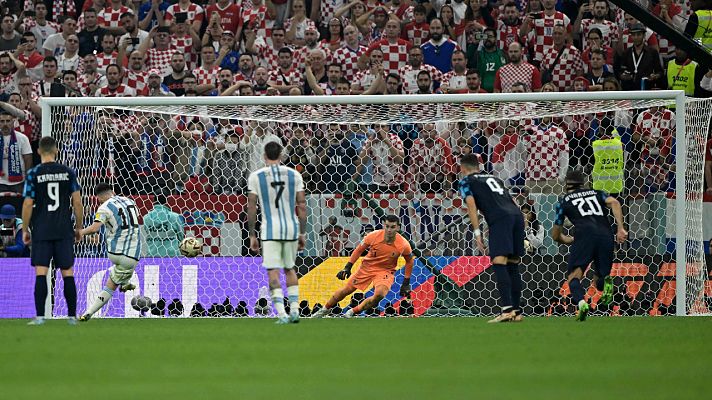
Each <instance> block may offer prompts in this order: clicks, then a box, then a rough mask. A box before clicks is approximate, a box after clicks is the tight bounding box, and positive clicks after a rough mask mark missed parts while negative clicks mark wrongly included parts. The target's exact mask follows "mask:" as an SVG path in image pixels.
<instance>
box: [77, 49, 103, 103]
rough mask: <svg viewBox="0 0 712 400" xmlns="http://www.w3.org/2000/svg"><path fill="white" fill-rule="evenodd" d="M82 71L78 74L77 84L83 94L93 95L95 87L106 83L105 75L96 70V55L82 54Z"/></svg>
mask: <svg viewBox="0 0 712 400" xmlns="http://www.w3.org/2000/svg"><path fill="white" fill-rule="evenodd" d="M82 69H83V72H82V74H81V75H79V79H78V82H77V83H78V84H79V88H80V89H81V91H82V94H83V95H84V96H93V95H94V93H95V92H96V89H98V88H100V87H102V86H105V85H106V77H105V76H104V74H102V73H100V72H99V71H98V70H97V63H96V55H94V53H89V54H87V55H85V56H84V62H83V63H82Z"/></svg>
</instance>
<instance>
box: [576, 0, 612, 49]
mask: <svg viewBox="0 0 712 400" xmlns="http://www.w3.org/2000/svg"><path fill="white" fill-rule="evenodd" d="M609 11H610V10H609V8H608V1H607V0H595V1H593V2H590V3H584V4H582V5H581V7H580V8H579V13H578V17H577V18H576V22H574V34H575V35H576V36H578V37H580V38H581V42H582V46H581V47H582V48H584V49H585V48H587V47H589V43H588V34H589V33H590V32H591V30H592V29H594V28H595V29H598V30H599V31H600V33H601V38H602V42H601V43H600V45H601V46H603V47H613V48H615V47H617V46H618V39H619V38H620V32H619V31H618V25H616V23H615V22H612V21H609V20H607V19H606V18H607V17H608V15H609ZM586 14H590V16H592V17H593V18H584V17H585V16H586Z"/></svg>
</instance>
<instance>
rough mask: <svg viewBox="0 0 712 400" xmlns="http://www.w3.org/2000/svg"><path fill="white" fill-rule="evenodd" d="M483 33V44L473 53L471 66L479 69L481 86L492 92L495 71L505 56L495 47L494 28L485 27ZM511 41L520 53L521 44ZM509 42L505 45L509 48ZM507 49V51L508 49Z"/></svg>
mask: <svg viewBox="0 0 712 400" xmlns="http://www.w3.org/2000/svg"><path fill="white" fill-rule="evenodd" d="M484 35H485V38H484V43H483V46H482V48H481V49H479V50H477V52H476V53H475V56H474V60H473V64H474V66H473V68H476V69H477V70H478V71H479V74H480V77H481V78H482V88H484V89H485V90H486V91H487V92H489V93H492V92H494V82H495V80H497V71H499V69H500V68H502V66H504V65H505V64H506V63H507V57H506V55H505V53H504V52H503V51H502V49H500V48H498V47H497V38H496V36H495V35H496V32H495V30H494V29H491V28H487V29H485V31H484ZM511 43H517V44H518V45H519V49H520V53H521V44H520V43H519V42H518V41H516V42H511ZM511 43H509V44H508V45H507V49H509V45H510V44H511ZM507 51H508V52H509V50H507Z"/></svg>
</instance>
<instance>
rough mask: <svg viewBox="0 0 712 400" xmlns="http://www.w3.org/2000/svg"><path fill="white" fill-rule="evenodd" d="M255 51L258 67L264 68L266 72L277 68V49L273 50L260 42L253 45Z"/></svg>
mask: <svg viewBox="0 0 712 400" xmlns="http://www.w3.org/2000/svg"><path fill="white" fill-rule="evenodd" d="M255 51H256V52H257V59H258V66H262V67H265V68H267V69H268V70H272V69H275V68H279V49H275V48H274V47H273V46H270V45H269V44H267V43H265V42H260V43H259V44H255Z"/></svg>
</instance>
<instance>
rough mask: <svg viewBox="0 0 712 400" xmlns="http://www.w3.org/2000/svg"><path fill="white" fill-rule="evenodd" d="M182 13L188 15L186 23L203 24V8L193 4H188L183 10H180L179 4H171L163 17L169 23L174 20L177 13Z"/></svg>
mask: <svg viewBox="0 0 712 400" xmlns="http://www.w3.org/2000/svg"><path fill="white" fill-rule="evenodd" d="M180 12H184V13H188V21H191V22H192V21H200V22H203V18H205V13H204V12H203V7H201V6H199V5H197V4H195V3H190V4H189V5H188V8H186V9H183V8H181V6H180V4H179V3H176V4H173V5H171V6H168V8H167V9H166V14H165V16H164V17H163V19H165V20H166V21H168V22H170V21H173V18H175V16H176V14H177V13H180Z"/></svg>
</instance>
